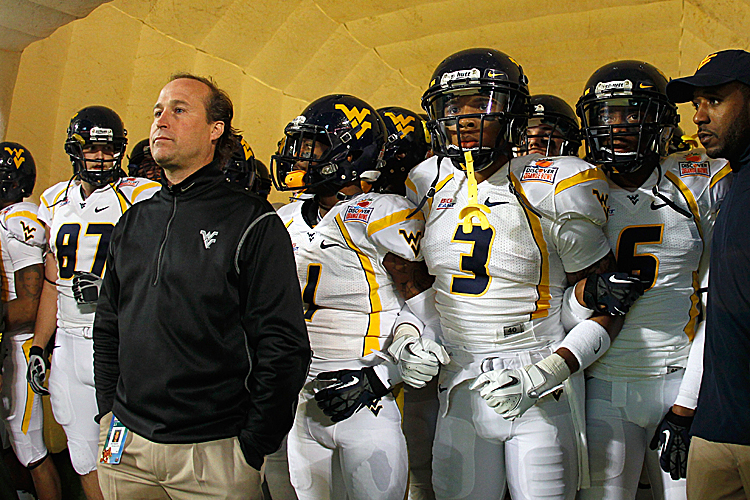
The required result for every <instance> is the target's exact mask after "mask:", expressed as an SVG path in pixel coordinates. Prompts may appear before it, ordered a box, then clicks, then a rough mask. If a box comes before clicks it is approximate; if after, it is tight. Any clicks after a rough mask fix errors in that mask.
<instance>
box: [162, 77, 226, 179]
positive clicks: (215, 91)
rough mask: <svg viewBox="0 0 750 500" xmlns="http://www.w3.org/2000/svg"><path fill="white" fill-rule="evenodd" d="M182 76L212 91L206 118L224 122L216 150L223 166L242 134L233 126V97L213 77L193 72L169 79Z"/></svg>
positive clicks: (207, 104) (217, 157) (207, 101)
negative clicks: (238, 136)
mask: <svg viewBox="0 0 750 500" xmlns="http://www.w3.org/2000/svg"><path fill="white" fill-rule="evenodd" d="M181 78H188V79H190V80H195V81H198V82H201V83H202V84H204V85H205V86H206V87H208V89H209V91H210V95H209V98H208V99H207V100H206V101H205V102H204V105H205V107H206V120H207V121H208V123H213V122H224V133H222V134H221V137H219V140H218V141H216V150H215V151H214V160H217V159H218V164H219V166H223V165H224V164H225V163H226V162H227V160H229V157H230V156H232V151H234V149H235V143H236V142H237V139H236V137H237V135H239V134H240V131H239V130H237V129H235V128H233V127H232V118H233V117H234V106H233V105H232V99H230V97H229V94H227V93H226V91H224V90H222V89H220V88H219V86H218V85H216V82H214V81H213V79H212V78H211V77H208V78H205V77H202V76H197V75H194V74H192V73H175V74H174V75H172V76H171V77H170V79H169V81H170V82H173V81H175V80H179V79H181Z"/></svg>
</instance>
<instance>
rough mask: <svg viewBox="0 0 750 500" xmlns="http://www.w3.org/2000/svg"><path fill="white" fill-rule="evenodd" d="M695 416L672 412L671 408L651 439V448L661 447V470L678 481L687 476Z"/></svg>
mask: <svg viewBox="0 0 750 500" xmlns="http://www.w3.org/2000/svg"><path fill="white" fill-rule="evenodd" d="M692 424H693V417H685V416H682V415H677V414H676V413H674V412H672V409H671V408H670V409H669V411H668V412H667V414H666V415H664V418H663V419H661V422H660V423H659V426H658V427H657V428H656V432H655V433H654V437H653V439H652V440H651V446H650V448H651V449H652V450H655V449H657V448H659V447H661V452H660V453H659V465H661V470H663V471H664V472H669V475H670V476H671V477H672V479H674V480H675V481H677V480H678V479H680V478H683V477H686V472H687V459H688V449H690V426H691V425H692Z"/></svg>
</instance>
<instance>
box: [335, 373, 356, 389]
mask: <svg viewBox="0 0 750 500" xmlns="http://www.w3.org/2000/svg"><path fill="white" fill-rule="evenodd" d="M357 384H359V377H357V376H352V379H351V380H350V381H349V382H347V383H346V384H344V385H340V386H338V387H337V388H336V390H337V391H340V390H341V389H346V388H347V387H352V386H355V385H357Z"/></svg>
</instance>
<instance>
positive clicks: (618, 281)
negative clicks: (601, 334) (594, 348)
mask: <svg viewBox="0 0 750 500" xmlns="http://www.w3.org/2000/svg"><path fill="white" fill-rule="evenodd" d="M609 282H610V283H614V284H615V285H632V284H633V282H632V281H630V280H621V279H619V278H615V276H614V275H611V276H610V277H609ZM599 340H601V339H599Z"/></svg>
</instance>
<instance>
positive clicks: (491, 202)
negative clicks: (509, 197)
mask: <svg viewBox="0 0 750 500" xmlns="http://www.w3.org/2000/svg"><path fill="white" fill-rule="evenodd" d="M484 204H485V206H487V207H496V206H498V205H506V204H508V202H507V201H490V197H489V196H488V197H487V199H486V200H484Z"/></svg>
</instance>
